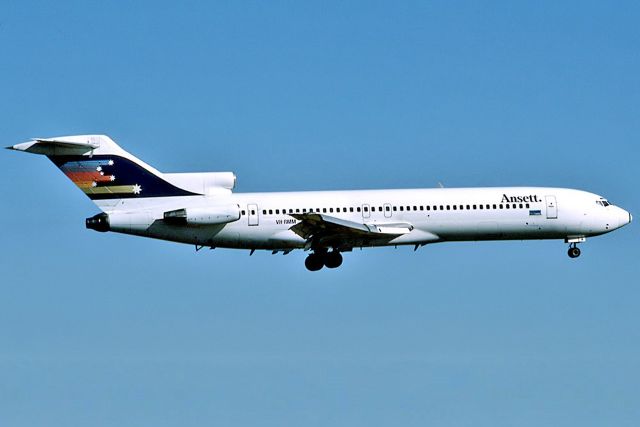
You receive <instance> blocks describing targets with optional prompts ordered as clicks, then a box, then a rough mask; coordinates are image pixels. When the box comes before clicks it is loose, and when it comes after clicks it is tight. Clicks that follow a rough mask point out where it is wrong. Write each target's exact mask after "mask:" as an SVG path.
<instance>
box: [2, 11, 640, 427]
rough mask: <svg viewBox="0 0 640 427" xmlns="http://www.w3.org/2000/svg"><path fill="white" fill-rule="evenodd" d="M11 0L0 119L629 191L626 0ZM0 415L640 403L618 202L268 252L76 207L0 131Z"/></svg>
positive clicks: (409, 419)
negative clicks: (325, 257) (319, 256)
mask: <svg viewBox="0 0 640 427" xmlns="http://www.w3.org/2000/svg"><path fill="white" fill-rule="evenodd" d="M8 3H9V2H5V3H3V4H1V5H0V58H2V59H0V77H1V78H0V94H1V98H0V99H1V101H0V114H1V117H2V120H0V136H1V138H2V140H3V141H4V145H11V144H14V143H18V142H22V141H25V140H27V139H28V138H30V137H34V136H44V137H46V136H56V135H65V134H76V133H106V134H108V135H110V136H111V137H113V138H114V139H115V140H116V141H117V142H119V143H120V144H121V145H122V146H123V147H125V148H126V149H128V150H129V151H131V152H132V153H134V154H135V155H137V156H139V157H141V158H142V159H144V160H145V161H147V162H148V163H150V164H152V165H154V166H155V167H157V168H158V169H160V170H162V171H174V172H177V171H210V170H232V171H234V172H236V174H237V175H238V187H237V191H262V190H264V191H277V190H304V189H343V188H344V189H352V188H381V187H382V188H385V187H386V188H389V187H390V188H402V187H433V186H436V185H437V183H438V182H439V181H440V182H443V183H444V184H445V185H446V186H450V187H453V186H487V185H550V186H562V187H573V188H580V189H585V190H588V191H593V192H596V193H599V194H602V195H605V196H606V197H608V198H609V199H611V200H612V201H613V202H614V203H617V204H619V205H620V206H622V207H623V208H625V209H627V210H629V211H631V212H632V213H635V214H636V215H640V199H639V196H638V189H637V187H638V178H639V177H640V174H639V172H638V164H640V163H639V161H640V158H639V157H640V156H639V153H640V149H639V148H638V139H639V136H640V121H639V120H638V117H640V102H639V101H640V85H639V83H638V82H639V80H638V76H639V75H640V51H639V49H638V46H640V29H639V27H638V25H637V23H638V22H639V21H640V7H639V6H638V4H637V2H606V3H599V2H586V3H585V2H546V1H545V2H535V3H532V4H528V5H527V4H520V3H513V2H489V3H485V4H480V3H478V2H464V1H463V2H441V3H431V2H403V3H402V4H400V5H399V4H396V2H162V1H160V2H158V1H156V2H144V1H140V2H132V4H126V5H125V4H124V3H118V2H87V1H77V2H69V1H59V2H28V1H27V2H11V4H8ZM0 170H2V178H3V179H2V184H0V185H1V186H2V195H3V199H4V203H3V208H2V209H0V220H1V221H2V224H4V227H3V232H2V245H0V260H1V261H0V266H1V267H2V284H1V285H0V378H2V380H1V381H0V424H2V425H11V426H36V425H43V424H46V425H52V426H54V425H60V426H67V425H81V424H90V425H95V426H107V425H121V426H129V425H130V426H147V425H149V426H173V425H180V426H191V425H194V426H195V425H202V424H213V425H237V426H244V425H247V426H255V425H264V426H283V425H296V426H297V425H307V426H326V425H335V426H354V425H356V426H357V425H367V426H386V425H405V426H423V425H425V424H427V423H430V424H431V425H438V426H492V427H495V426H539V425H555V426H565V425H566V426H569V425H571V426H574V425H582V426H600V425H617V426H636V425H638V423H640V400H639V398H638V396H640V388H639V386H638V384H640V362H638V361H639V360H640V332H639V330H640V329H639V328H638V320H639V319H638V307H639V304H640V291H639V290H638V286H637V281H638V279H637V278H638V275H639V273H640V267H639V265H638V262H637V258H638V250H637V247H636V245H637V243H638V232H637V226H636V225H635V224H632V225H631V226H629V227H625V228H624V229H622V230H619V231H617V232H615V233H613V234H610V235H607V236H604V237H600V238H595V239H592V240H589V241H588V242H587V243H586V244H584V245H582V249H583V255H582V256H581V258H580V259H578V260H570V259H569V258H568V257H567V256H566V247H565V245H564V244H563V243H562V242H560V241H550V242H502V243H458V244H442V245H434V246H430V247H426V248H423V249H421V250H419V251H418V252H416V253H413V252H412V249H411V248H400V249H397V250H394V249H375V250H364V251H362V252H360V251H355V252H353V253H351V254H346V256H345V263H344V265H343V267H341V268H340V269H338V270H337V271H322V272H320V273H315V274H310V273H308V272H307V271H306V270H305V269H304V266H303V260H304V254H303V253H292V254H290V255H288V256H286V257H285V256H282V255H279V256H272V255H270V254H269V253H256V254H255V255H254V256H252V257H251V258H249V255H248V253H247V252H241V251H231V250H215V251H213V252H205V251H202V252H200V253H197V254H196V253H194V250H193V248H192V247H190V246H185V245H179V244H172V243H168V242H160V241H152V240H145V239H138V238H133V237H129V236H120V235H115V234H100V233H95V232H91V231H88V230H85V229H84V218H86V217H88V216H91V215H93V214H95V213H97V209H96V208H95V207H94V205H93V204H92V203H91V202H90V201H89V200H88V199H86V198H85V197H84V196H83V195H82V194H81V192H79V191H78V190H77V189H76V188H75V187H74V186H73V184H72V183H70V182H69V181H67V180H66V178H65V177H64V176H63V175H62V174H61V173H60V172H59V171H58V170H56V168H55V167H53V165H51V164H49V163H48V161H47V160H46V159H44V158H39V157H36V156H27V155H21V154H19V153H13V152H9V151H6V152H3V153H0Z"/></svg>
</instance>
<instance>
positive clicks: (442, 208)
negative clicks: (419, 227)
mask: <svg viewBox="0 0 640 427" xmlns="http://www.w3.org/2000/svg"><path fill="white" fill-rule="evenodd" d="M440 210H441V211H443V210H444V206H442V205H440ZM447 210H449V207H448V206H447Z"/></svg>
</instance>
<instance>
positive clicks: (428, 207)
mask: <svg viewBox="0 0 640 427" xmlns="http://www.w3.org/2000/svg"><path fill="white" fill-rule="evenodd" d="M420 207H422V206H420ZM430 208H431V206H429V205H427V210H429V209H430Z"/></svg>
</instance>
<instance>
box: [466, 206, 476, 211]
mask: <svg viewBox="0 0 640 427" xmlns="http://www.w3.org/2000/svg"><path fill="white" fill-rule="evenodd" d="M469 209H471V206H469V205H467V210H469ZM474 209H475V208H474Z"/></svg>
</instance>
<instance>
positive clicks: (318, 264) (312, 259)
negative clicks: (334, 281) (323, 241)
mask: <svg viewBox="0 0 640 427" xmlns="http://www.w3.org/2000/svg"><path fill="white" fill-rule="evenodd" d="M304 266H305V267H307V270H309V271H318V270H320V269H321V268H322V267H324V260H323V259H322V257H321V256H320V255H318V254H310V255H309V256H308V257H307V258H306V259H305V260H304Z"/></svg>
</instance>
